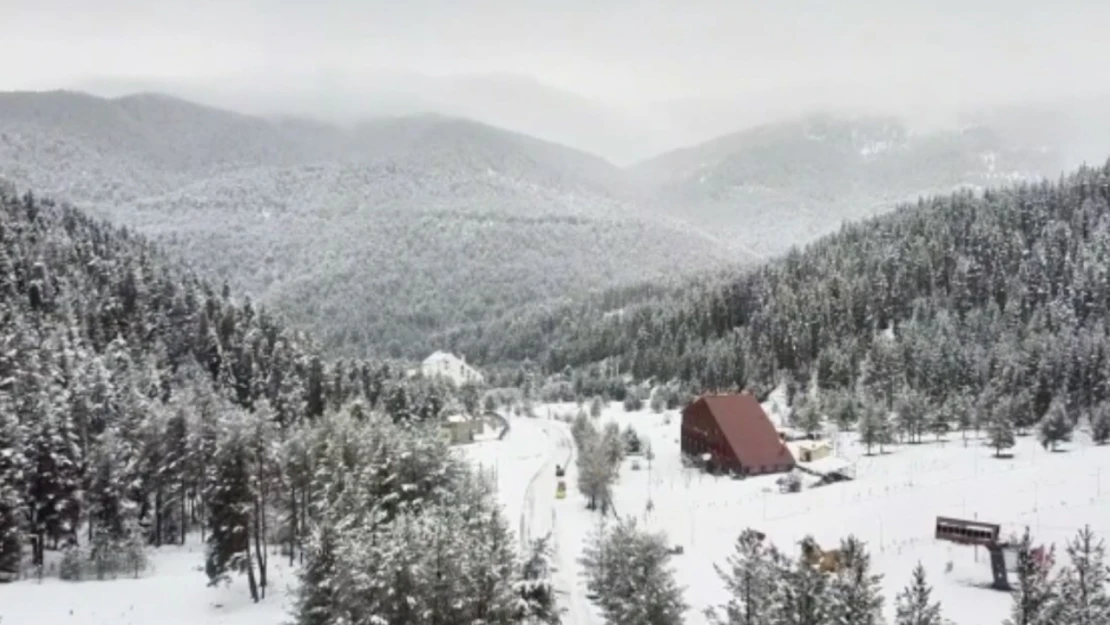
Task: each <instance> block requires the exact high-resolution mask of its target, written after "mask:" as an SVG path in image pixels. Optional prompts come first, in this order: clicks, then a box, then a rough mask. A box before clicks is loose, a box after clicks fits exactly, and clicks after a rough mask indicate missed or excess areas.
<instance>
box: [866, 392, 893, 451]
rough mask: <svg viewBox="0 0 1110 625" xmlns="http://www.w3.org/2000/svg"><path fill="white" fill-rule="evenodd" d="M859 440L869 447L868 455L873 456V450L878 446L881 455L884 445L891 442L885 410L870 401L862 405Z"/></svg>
mask: <svg viewBox="0 0 1110 625" xmlns="http://www.w3.org/2000/svg"><path fill="white" fill-rule="evenodd" d="M859 438H860V442H861V443H863V444H864V445H865V446H866V447H867V454H868V455H871V448H872V447H874V446H876V445H877V446H878V447H879V453H882V449H883V444H884V443H887V442H890V422H889V419H888V418H887V412H886V409H885V408H883V407H882V406H881V405H879V404H875V403H872V402H870V401H868V402H865V403H864V404H863V405H862V407H861V411H860V420H859Z"/></svg>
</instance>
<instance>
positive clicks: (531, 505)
mask: <svg viewBox="0 0 1110 625" xmlns="http://www.w3.org/2000/svg"><path fill="white" fill-rule="evenodd" d="M511 422H512V427H511V429H510V430H509V433H508V435H506V437H505V438H504V439H503V440H500V441H488V442H482V443H476V444H474V445H468V446H467V447H466V448H465V449H466V453H467V455H468V456H470V457H471V458H472V459H473V460H474V461H475V462H477V463H478V464H479V465H480V466H483V467H486V468H487V469H490V468H495V474H496V476H497V480H496V481H497V491H498V499H499V500H500V501H501V503H502V505H503V506H504V508H505V513H506V515H507V516H508V517H509V518H510V519H513V520H514V522H517V523H519V533H520V539H521V545H522V546H526V545H528V543H529V542H530V541H532V540H535V539H537V538H540V537H543V536H545V535H548V534H550V535H551V539H550V541H551V542H550V544H551V547H552V551H553V554H552V560H553V561H554V565H555V567H556V569H557V570H556V572H555V579H554V582H555V588H556V591H557V593H558V596H559V598H560V602H561V604H562V606H563V607H564V608H565V610H566V612H565V613H564V615H563V622H564V623H566V624H567V625H593V624H594V623H600V622H601V620H600V619H599V618H598V617H597V616H596V615H595V612H594V608H593V606H592V605H591V603H590V601H589V600H588V599H587V598H586V584H585V581H584V579H583V578H582V575H581V565H580V564H579V562H578V559H579V557H580V556H581V555H582V547H583V545H584V544H585V538H586V536H587V534H588V532H589V529H590V525H589V519H591V518H592V517H593V516H594V515H592V514H591V513H590V512H589V511H588V510H585V508H584V507H583V506H582V505H581V500H580V499H579V498H578V497H577V496H576V495H575V491H574V490H573V488H574V484H575V480H576V476H575V468H574V443H573V441H572V439H571V436H570V427H569V426H568V425H567V424H566V423H564V422H562V421H558V420H555V419H543V418H539V419H531V418H519V417H518V418H512V419H511ZM556 465H559V466H562V467H565V468H566V475H565V476H564V477H563V478H562V479H564V480H565V481H566V483H567V495H568V496H567V498H566V499H562V500H559V499H556V498H555V488H556V485H557V484H558V480H559V478H557V477H556V476H555V467H556Z"/></svg>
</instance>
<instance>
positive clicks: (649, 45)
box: [0, 0, 1110, 102]
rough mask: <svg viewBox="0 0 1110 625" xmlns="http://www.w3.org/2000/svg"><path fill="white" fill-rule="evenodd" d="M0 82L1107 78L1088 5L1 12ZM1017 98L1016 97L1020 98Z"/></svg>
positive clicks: (698, 89) (582, 2)
mask: <svg viewBox="0 0 1110 625" xmlns="http://www.w3.org/2000/svg"><path fill="white" fill-rule="evenodd" d="M0 24H2V26H0V28H2V32H3V36H2V37H0V81H2V82H3V83H4V84H3V85H2V86H3V87H4V88H6V89H12V88H49V87H52V86H58V85H63V84H68V83H73V82H74V81H76V80H79V79H82V78H87V77H90V76H104V75H131V76H136V75H137V76H146V77H153V76H172V77H210V76H216V75H221V74H228V73H234V72H237V71H245V72H252V71H256V70H273V69H275V68H279V69H314V68H320V67H323V68H329V69H333V70H350V71H365V70H376V69H394V70H414V71H421V72H431V73H482V72H512V73H521V74H527V75H531V76H534V77H536V78H538V79H540V80H542V81H545V82H548V83H551V84H554V85H557V86H560V87H564V88H567V89H572V90H574V91H577V92H580V93H582V94H585V95H589V96H594V97H597V98H600V99H603V100H607V101H615V102H620V101H626V100H644V99H665V98H679V97H689V96H691V95H696V96H709V97H719V96H725V97H731V96H735V95H739V94H744V93H745V92H759V91H766V90H768V89H779V88H790V87H798V86H802V87H804V86H808V85H818V84H821V85H831V84H855V85H858V86H861V87H862V86H870V87H872V88H875V89H877V90H879V91H884V89H880V87H881V86H882V85H883V84H886V85H889V86H888V87H887V89H885V90H889V91H893V90H895V89H896V88H903V89H904V88H910V89H911V90H913V91H922V87H921V85H928V84H938V85H940V86H941V87H942V88H955V87H957V86H958V85H962V86H963V87H965V90H966V91H967V92H969V95H975V96H985V95H988V94H989V93H991V92H993V91H1001V92H1007V93H1009V92H1011V91H1014V90H1015V89H1018V86H1016V85H1010V84H1007V83H1021V84H1022V85H1028V88H1030V89H1039V90H1044V89H1049V88H1053V89H1058V90H1067V91H1078V90H1087V89H1090V88H1092V87H1095V86H1100V85H1097V84H1091V83H1100V82H1105V80H1106V77H1107V71H1108V70H1107V69H1106V59H1110V43H1108V42H1110V38H1108V37H1106V36H1105V28H1106V25H1107V24H1110V3H1108V2H1103V1H1101V0H1086V1H1084V0H1056V1H1053V2H1046V1H1044V0H990V1H988V0H958V1H946V0H940V1H937V0H933V1H928V2H926V1H920V2H898V1H895V0H869V1H866V2H865V1H862V0H825V1H817V0H813V1H805V0H764V1H759V2H754V1H744V0H718V1H707V0H671V1H659V0H549V1H540V0H391V1H379V0H300V1H292V0H265V1H263V0H218V1H217V0H154V1H151V0H0ZM1025 88H1026V87H1021V89H1025Z"/></svg>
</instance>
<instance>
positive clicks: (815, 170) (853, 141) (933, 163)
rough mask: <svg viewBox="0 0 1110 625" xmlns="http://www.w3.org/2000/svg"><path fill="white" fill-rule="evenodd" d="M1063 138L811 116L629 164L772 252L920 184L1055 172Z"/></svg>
mask: <svg viewBox="0 0 1110 625" xmlns="http://www.w3.org/2000/svg"><path fill="white" fill-rule="evenodd" d="M1063 136H1064V135H1063V134H1061V135H1059V136H1053V135H1051V134H1050V133H1045V134H1044V135H1043V136H1041V137H1039V139H1040V141H1034V140H1032V139H1030V138H1028V137H1027V136H1026V135H1022V134H1019V133H1017V132H1013V131H1012V129H1011V131H1010V132H1008V133H1001V132H998V131H997V130H996V129H994V128H993V127H991V126H990V125H987V124H976V125H967V126H965V127H962V128H955V129H931V130H922V131H915V130H913V129H911V128H910V127H909V126H907V124H906V123H905V122H904V121H902V120H900V119H897V118H887V117H868V116H860V117H851V116H844V115H832V114H828V115H813V116H809V117H805V118H802V119H798V120H790V121H785V122H781V123H774V124H767V125H764V126H759V127H756V128H751V129H746V130H742V131H740V132H736V133H732V134H728V135H725V136H722V137H719V138H717V139H714V140H712V141H708V142H705V143H702V144H699V145H695V146H692V147H688V148H683V149H679V150H674V151H672V152H668V153H666V154H662V155H660V156H657V157H655V158H652V159H649V160H647V161H645V162H643V163H640V164H638V165H636V166H635V167H634V168H632V173H633V174H634V175H635V176H637V177H638V178H639V179H640V180H641V181H642V182H643V184H644V185H645V186H646V187H647V188H648V189H649V190H650V192H651V194H652V196H653V197H654V198H655V199H656V200H657V201H656V203H655V204H654V205H655V206H656V208H657V209H659V210H662V211H663V213H664V214H666V215H672V216H675V217H678V218H681V219H685V220H687V221H689V222H690V223H692V224H696V225H698V226H701V227H704V228H712V229H713V231H714V232H718V233H720V234H722V235H725V236H728V237H729V238H731V239H733V240H736V241H738V242H740V243H742V244H743V245H744V246H745V247H746V248H748V249H750V250H752V251H754V252H756V253H759V254H763V255H774V254H779V253H783V252H785V251H786V250H788V249H789V248H790V246H792V245H794V244H801V243H807V242H809V241H811V240H813V239H815V238H817V237H818V236H820V235H823V234H827V233H830V232H833V231H835V230H836V229H837V228H839V227H840V224H841V222H843V221H845V220H857V219H863V218H866V217H871V216H874V215H877V214H879V213H883V212H886V211H888V210H889V209H890V208H891V207H892V206H894V205H896V204H898V203H901V202H906V201H913V200H915V199H916V198H917V197H918V196H919V195H922V194H930V193H947V192H950V191H953V190H956V189H957V188H960V187H969V186H970V187H987V186H997V185H999V184H1005V183H1007V182H1011V181H1018V180H1035V179H1038V178H1040V177H1042V176H1046V175H1047V176H1049V177H1055V176H1056V175H1057V173H1058V172H1060V171H1062V170H1063V169H1064V168H1065V167H1069V166H1070V165H1066V164H1065V163H1066V160H1065V159H1064V158H1063V156H1062V155H1061V154H1060V152H1059V149H1058V144H1059V142H1060V141H1061V140H1062V138H1063Z"/></svg>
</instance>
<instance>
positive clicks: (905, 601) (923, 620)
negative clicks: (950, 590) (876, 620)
mask: <svg viewBox="0 0 1110 625" xmlns="http://www.w3.org/2000/svg"><path fill="white" fill-rule="evenodd" d="M932 593H933V588H932V586H930V585H929V582H928V581H927V580H926V579H925V567H923V566H921V563H920V562H918V563H917V566H915V567H914V569H913V579H912V581H910V584H909V586H906V587H905V588H903V589H902V591H901V592H899V593H898V596H897V597H896V598H895V600H894V625H944V619H943V618H942V617H941V612H940V602H939V601H933V600H932Z"/></svg>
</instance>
